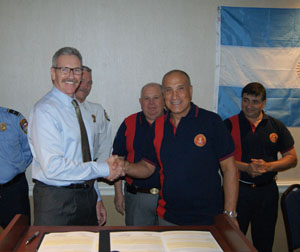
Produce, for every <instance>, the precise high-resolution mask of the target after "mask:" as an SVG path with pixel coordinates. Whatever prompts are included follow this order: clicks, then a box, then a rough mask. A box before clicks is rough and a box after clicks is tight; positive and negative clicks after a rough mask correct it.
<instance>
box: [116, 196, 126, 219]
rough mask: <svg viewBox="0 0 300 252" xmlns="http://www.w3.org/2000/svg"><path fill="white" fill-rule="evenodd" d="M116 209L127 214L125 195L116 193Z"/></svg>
mask: <svg viewBox="0 0 300 252" xmlns="http://www.w3.org/2000/svg"><path fill="white" fill-rule="evenodd" d="M114 202H115V208H116V210H117V212H119V213H120V214H122V215H124V213H125V199H124V195H123V193H116V194H115V200H114Z"/></svg>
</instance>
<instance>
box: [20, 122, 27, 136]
mask: <svg viewBox="0 0 300 252" xmlns="http://www.w3.org/2000/svg"><path fill="white" fill-rule="evenodd" d="M27 126H28V122H27V120H26V119H25V118H23V119H22V120H21V121H20V128H21V130H22V131H23V132H24V134H25V135H27Z"/></svg>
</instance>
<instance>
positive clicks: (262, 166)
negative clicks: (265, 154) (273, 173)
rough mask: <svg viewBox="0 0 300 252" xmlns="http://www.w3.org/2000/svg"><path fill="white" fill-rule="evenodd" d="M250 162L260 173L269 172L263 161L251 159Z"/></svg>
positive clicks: (267, 165)
mask: <svg viewBox="0 0 300 252" xmlns="http://www.w3.org/2000/svg"><path fill="white" fill-rule="evenodd" d="M251 162H252V163H253V164H254V165H255V166H256V168H257V170H258V171H259V172H260V173H265V172H267V171H269V163H268V162H266V161H265V160H263V159H254V158H252V159H251Z"/></svg>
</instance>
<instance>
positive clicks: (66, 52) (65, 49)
mask: <svg viewBox="0 0 300 252" xmlns="http://www.w3.org/2000/svg"><path fill="white" fill-rule="evenodd" d="M61 55H75V56H76V57H77V58H78V59H79V60H80V64H81V65H82V56H81V54H80V52H79V51H78V50H77V49H76V48H73V47H63V48H61V49H59V50H58V51H57V52H56V53H55V54H54V55H53V57H52V67H57V65H56V63H57V59H58V57H59V56H61Z"/></svg>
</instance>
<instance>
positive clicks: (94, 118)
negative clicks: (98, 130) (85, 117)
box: [92, 114, 96, 123]
mask: <svg viewBox="0 0 300 252" xmlns="http://www.w3.org/2000/svg"><path fill="white" fill-rule="evenodd" d="M92 117H93V122H94V123H96V116H95V115H94V114H92Z"/></svg>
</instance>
